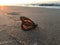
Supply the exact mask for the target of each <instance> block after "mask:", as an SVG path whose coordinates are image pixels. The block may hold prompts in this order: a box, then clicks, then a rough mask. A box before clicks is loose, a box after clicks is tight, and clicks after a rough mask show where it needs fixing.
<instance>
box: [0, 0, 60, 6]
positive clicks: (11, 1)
mask: <svg viewBox="0 0 60 45" xmlns="http://www.w3.org/2000/svg"><path fill="white" fill-rule="evenodd" d="M50 2H60V0H0V5H16V4H31V3H50Z"/></svg>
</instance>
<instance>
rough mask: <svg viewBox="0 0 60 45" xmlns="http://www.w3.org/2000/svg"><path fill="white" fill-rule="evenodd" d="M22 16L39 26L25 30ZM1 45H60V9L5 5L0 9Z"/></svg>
mask: <svg viewBox="0 0 60 45" xmlns="http://www.w3.org/2000/svg"><path fill="white" fill-rule="evenodd" d="M20 16H25V17H28V18H29V19H31V20H32V21H34V22H35V23H36V24H38V26H37V28H36V29H33V30H31V31H23V30H22V29H21V23H22V22H21V20H20ZM0 45H60V9H51V8H40V7H20V6H5V8H3V9H0Z"/></svg>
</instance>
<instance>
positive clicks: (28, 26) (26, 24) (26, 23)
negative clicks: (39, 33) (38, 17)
mask: <svg viewBox="0 0 60 45" xmlns="http://www.w3.org/2000/svg"><path fill="white" fill-rule="evenodd" d="M20 20H21V21H22V24H21V28H22V29H23V30H24V31H28V30H32V29H35V28H36V27H37V24H35V23H34V22H33V21H32V20H31V19H29V18H27V17H24V16H21V17H20Z"/></svg>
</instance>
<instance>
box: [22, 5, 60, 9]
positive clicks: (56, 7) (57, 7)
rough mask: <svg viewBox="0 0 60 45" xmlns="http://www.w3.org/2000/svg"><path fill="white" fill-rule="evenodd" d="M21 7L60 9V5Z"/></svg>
mask: <svg viewBox="0 0 60 45" xmlns="http://www.w3.org/2000/svg"><path fill="white" fill-rule="evenodd" d="M21 6H26V7H40V8H52V9H60V5H59V6H54V5H53V6H46V5H45V6H40V5H21Z"/></svg>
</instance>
